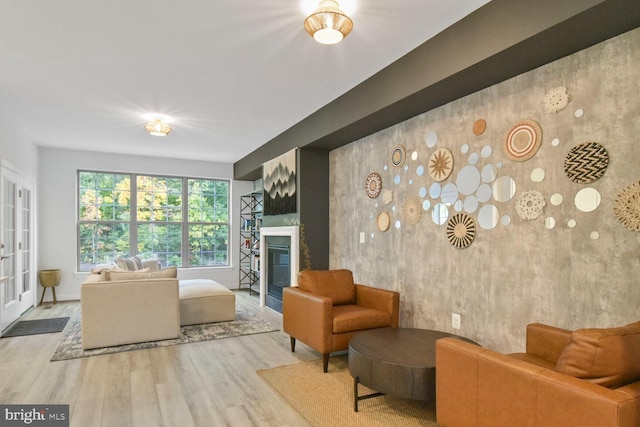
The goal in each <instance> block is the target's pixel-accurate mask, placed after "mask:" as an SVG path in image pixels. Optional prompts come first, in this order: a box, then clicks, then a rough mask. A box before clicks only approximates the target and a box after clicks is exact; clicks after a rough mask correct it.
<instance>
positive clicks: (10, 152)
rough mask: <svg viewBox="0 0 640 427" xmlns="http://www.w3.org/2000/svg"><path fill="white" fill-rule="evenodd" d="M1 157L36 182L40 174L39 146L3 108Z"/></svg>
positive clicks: (0, 138) (0, 128) (1, 113)
mask: <svg viewBox="0 0 640 427" xmlns="http://www.w3.org/2000/svg"><path fill="white" fill-rule="evenodd" d="M0 158H2V159H3V160H6V161H8V162H9V163H11V164H12V165H13V166H15V167H16V168H17V169H18V171H17V172H20V173H21V174H23V175H27V177H29V178H32V179H33V180H34V182H35V180H36V178H37V176H38V147H37V146H36V144H35V143H34V142H33V141H32V140H31V139H29V137H28V136H27V134H26V132H24V131H23V130H22V129H20V128H19V127H18V126H17V125H16V124H15V123H13V121H11V119H9V117H8V116H7V115H6V114H5V112H4V111H3V110H0Z"/></svg>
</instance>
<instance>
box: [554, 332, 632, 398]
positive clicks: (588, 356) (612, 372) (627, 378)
mask: <svg viewBox="0 0 640 427" xmlns="http://www.w3.org/2000/svg"><path fill="white" fill-rule="evenodd" d="M639 360H640V322H636V323H632V324H630V325H626V326H621V327H619V328H607V329H598V328H590V329H578V330H576V331H574V332H573V333H571V338H570V340H569V343H568V344H567V346H566V347H565V349H564V351H563V352H562V355H561V356H560V359H558V364H557V365H556V370H557V371H558V372H562V373H565V374H567V375H571V376H574V377H577V378H583V379H585V380H588V381H590V382H592V383H595V384H600V385H602V386H604V387H609V388H616V387H620V386H623V385H625V384H629V383H631V382H634V381H636V380H639V379H640V363H638V361H639Z"/></svg>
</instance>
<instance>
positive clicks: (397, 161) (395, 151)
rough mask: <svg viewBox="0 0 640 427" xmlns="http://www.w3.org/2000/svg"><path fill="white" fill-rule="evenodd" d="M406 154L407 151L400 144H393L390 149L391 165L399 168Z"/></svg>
mask: <svg viewBox="0 0 640 427" xmlns="http://www.w3.org/2000/svg"><path fill="white" fill-rule="evenodd" d="M406 155H407V153H406V151H405V149H404V147H403V146H402V145H400V144H398V145H396V146H394V147H393V148H392V149H391V166H393V167H394V168H396V169H399V168H401V167H402V165H404V161H405V157H406Z"/></svg>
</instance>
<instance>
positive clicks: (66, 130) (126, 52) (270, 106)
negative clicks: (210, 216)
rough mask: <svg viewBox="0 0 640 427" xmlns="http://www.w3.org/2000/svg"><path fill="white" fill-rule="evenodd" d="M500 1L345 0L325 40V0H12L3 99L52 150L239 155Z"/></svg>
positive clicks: (5, 34) (5, 18) (4, 6)
mask: <svg viewBox="0 0 640 427" xmlns="http://www.w3.org/2000/svg"><path fill="white" fill-rule="evenodd" d="M487 2H488V1H487V0H396V1H390V0H351V1H350V2H349V1H347V0H343V1H342V2H341V6H342V7H343V9H345V11H347V12H349V14H350V16H351V17H352V19H353V21H354V29H353V31H352V33H351V34H350V35H349V36H348V37H347V38H346V39H345V40H344V41H342V42H341V43H339V44H337V45H333V46H325V45H320V44H318V43H316V42H315V41H314V40H313V39H312V38H311V37H309V35H307V33H306V32H305V31H304V28H303V20H304V18H305V17H306V16H307V15H308V13H310V12H311V11H312V10H313V9H314V8H315V7H316V6H317V1H316V0H206V1H205V0H110V1H96V0H65V1H51V0H0V109H2V110H3V113H4V114H5V115H6V116H8V117H9V119H10V120H12V121H13V122H15V123H16V124H17V125H18V126H19V127H21V128H22V130H23V131H24V132H25V133H26V134H27V135H28V136H29V137H30V138H31V139H32V140H33V141H35V142H36V143H37V144H38V145H40V146H47V147H59V148H68V149H79V150H90V151H102V152H111V153H125V154H144V155H153V156H159V157H170V158H183V159H199V160H210V161H217V162H224V163H233V162H235V161H237V160H239V159H241V158H242V157H244V156H245V155H247V154H249V153H250V152H252V151H253V150H254V149H256V148H257V147H259V146H261V145H263V144H265V143H266V142H268V141H269V140H271V139H272V138H274V137H275V136H277V135H278V134H280V133H281V132H283V131H285V130H287V129H288V128H289V127H291V126H292V125H294V124H296V123H297V122H299V121H300V120H302V119H304V118H305V117H307V116H308V115H310V114H311V113H313V112H314V111H316V110H317V109H319V108H320V107H322V106H323V105H325V104H327V103H329V102H330V101H332V100H334V99H335V98H337V97H338V96H340V95H342V94H343V93H345V92H346V91H348V90H349V89H351V88H352V87H354V86H355V85H357V84H358V83H360V82H361V81H363V80H365V79H366V78H368V77H370V76H372V75H373V74H375V73H376V72H378V71H380V70H381V69H382V68H384V67H386V66H387V65H389V64H390V63H392V62H393V61H395V60H396V59H398V58H400V57H401V56H403V55H404V54H406V53H408V52H409V51H411V50H412V49H414V48H415V47H417V46H419V45H420V44H422V43H423V42H425V41H426V40H428V39H429V38H430V37H432V36H434V35H435V34H437V33H438V32H440V31H442V30H443V29H445V28H446V27H448V26H450V25H451V24H453V23H454V22H456V21H458V20H460V19H461V18H462V17H464V16H466V15H467V14H469V13H470V12H472V11H473V10H475V9H477V8H478V7H480V6H482V5H483V4H485V3H487ZM148 113H162V114H166V115H169V116H171V117H172V118H173V123H172V127H173V132H172V133H171V134H170V135H168V136H167V137H153V136H150V135H148V134H147V133H146V131H145V130H144V128H143V126H144V123H145V121H146V120H145V118H144V116H145V114H148Z"/></svg>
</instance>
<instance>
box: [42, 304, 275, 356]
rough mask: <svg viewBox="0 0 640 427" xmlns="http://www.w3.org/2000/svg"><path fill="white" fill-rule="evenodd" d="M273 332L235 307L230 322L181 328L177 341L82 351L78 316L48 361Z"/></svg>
mask: <svg viewBox="0 0 640 427" xmlns="http://www.w3.org/2000/svg"><path fill="white" fill-rule="evenodd" d="M277 330H278V329H277V328H274V327H273V326H271V325H270V324H269V323H267V322H265V321H263V320H260V319H258V318H256V317H254V316H252V315H251V314H250V313H248V312H246V311H245V310H244V309H242V308H241V307H236V320H233V321H230V322H218V323H205V324H202V325H191V326H181V327H180V337H179V338H175V339H170V340H161V341H149V342H143V343H138V344H126V345H119V346H114V347H103V348H96V349H92V350H83V349H82V333H81V326H80V315H78V316H77V317H76V318H74V319H73V321H72V323H71V325H69V329H68V330H67V332H66V334H65V336H64V338H63V339H62V342H61V343H60V345H58V348H57V349H56V351H55V353H53V357H51V361H52V362H55V361H58V360H68V359H77V358H79V357H88V356H98V355H101V354H112V353H119V352H122V351H132V350H143V349H148V348H157V347H167V346H170V345H177V344H187V343H192V342H199V341H208V340H218V339H222V338H231V337H238V336H241V335H253V334H263V333H265V332H275V331H277Z"/></svg>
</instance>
